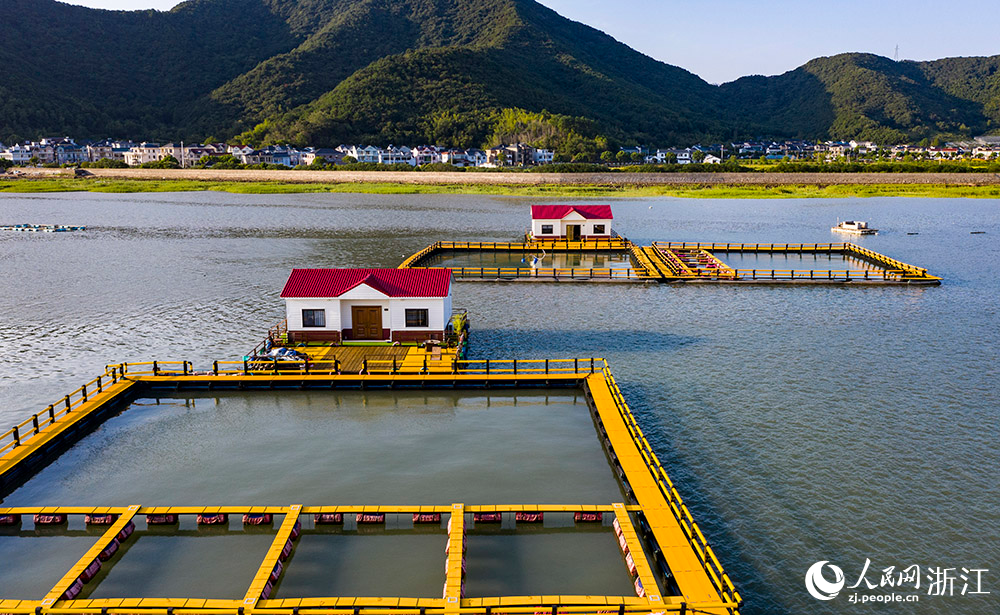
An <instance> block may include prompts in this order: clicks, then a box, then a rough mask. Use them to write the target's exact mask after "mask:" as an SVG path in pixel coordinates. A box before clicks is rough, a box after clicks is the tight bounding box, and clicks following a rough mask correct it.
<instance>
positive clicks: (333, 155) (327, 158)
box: [299, 147, 346, 165]
mask: <svg viewBox="0 0 1000 615" xmlns="http://www.w3.org/2000/svg"><path fill="white" fill-rule="evenodd" d="M344 156H346V154H345V153H344V152H342V151H340V150H339V149H330V148H327V147H321V148H318V149H313V148H311V147H307V148H306V149H304V150H302V152H301V153H300V154H299V164H305V165H310V164H313V163H314V162H316V161H317V160H319V161H320V162H322V163H324V164H342V163H343V162H344Z"/></svg>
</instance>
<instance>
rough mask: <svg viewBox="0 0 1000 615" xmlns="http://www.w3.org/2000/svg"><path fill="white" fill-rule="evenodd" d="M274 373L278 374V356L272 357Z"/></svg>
mask: <svg viewBox="0 0 1000 615" xmlns="http://www.w3.org/2000/svg"><path fill="white" fill-rule="evenodd" d="M274 375H275V376H277V375H278V357H274Z"/></svg>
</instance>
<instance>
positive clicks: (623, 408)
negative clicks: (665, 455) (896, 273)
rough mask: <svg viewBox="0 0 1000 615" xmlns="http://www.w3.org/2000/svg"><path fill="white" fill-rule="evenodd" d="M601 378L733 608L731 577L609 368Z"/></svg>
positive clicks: (735, 601) (736, 596) (735, 598)
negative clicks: (603, 379) (643, 431)
mask: <svg viewBox="0 0 1000 615" xmlns="http://www.w3.org/2000/svg"><path fill="white" fill-rule="evenodd" d="M604 377H605V379H606V381H607V383H608V388H609V390H610V391H611V397H612V399H614V401H615V406H616V407H617V408H618V412H619V414H620V415H621V417H622V420H623V421H624V422H625V425H626V426H627V427H628V430H629V432H630V433H631V434H632V439H633V440H634V441H635V443H636V444H637V445H638V446H639V450H640V452H641V453H642V457H643V460H644V462H645V464H646V466H647V467H648V468H649V471H650V472H651V473H652V474H653V476H654V478H655V479H656V483H657V485H658V486H659V487H660V492H661V493H662V494H663V497H665V498H666V500H667V502H668V503H669V504H670V510H671V512H672V513H673V515H674V517H675V518H676V519H677V522H678V523H679V524H680V527H681V530H682V531H683V532H684V534H685V536H686V537H687V540H688V542H689V543H690V545H691V547H692V548H693V549H694V552H695V555H697V557H698V560H699V561H700V562H701V565H702V567H703V568H704V570H705V572H706V574H707V575H708V577H709V579H711V581H712V583H713V585H714V586H715V588H716V590H717V591H718V592H719V595H720V596H721V597H722V598H723V600H724V601H727V602H729V604H728V607H729V608H737V607H738V606H739V605H740V604H741V603H742V601H743V598H742V597H741V596H740V593H739V591H737V589H736V587H735V586H734V585H733V582H732V579H730V578H729V575H728V574H727V573H726V571H725V570H724V569H723V567H722V564H721V563H720V562H719V558H718V557H717V556H716V555H715V551H713V550H712V547H711V546H710V545H709V544H708V541H707V540H706V539H705V535H704V533H702V531H701V528H700V527H699V526H698V523H697V522H696V521H695V520H694V516H693V515H692V514H691V511H690V510H689V509H688V507H687V505H686V504H685V503H684V500H683V499H682V498H681V496H680V494H679V493H678V492H677V488H676V487H674V483H673V481H671V480H670V477H669V476H668V475H667V472H666V470H664V469H663V466H662V465H661V464H660V460H659V459H658V458H657V456H656V453H655V452H654V451H653V447H652V446H650V444H649V441H648V440H647V439H646V436H645V435H643V433H642V429H641V428H640V427H639V424H638V423H637V422H636V420H635V416H633V414H632V411H631V410H630V409H629V407H628V404H627V403H626V402H625V398H624V396H623V395H622V392H621V389H619V388H618V383H617V382H616V381H615V377H614V375H613V374H612V373H611V370H610V368H606V369H605V370H604Z"/></svg>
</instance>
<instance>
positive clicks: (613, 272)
mask: <svg viewBox="0 0 1000 615" xmlns="http://www.w3.org/2000/svg"><path fill="white" fill-rule="evenodd" d="M452 273H454V275H455V277H456V278H483V279H495V278H521V279H525V278H539V279H545V278H557V279H559V278H562V279H566V278H576V279H582V278H593V279H608V280H638V279H642V277H643V276H641V275H639V273H638V272H636V271H634V270H632V269H610V268H594V267H532V268H529V267H455V268H452Z"/></svg>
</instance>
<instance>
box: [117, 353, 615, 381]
mask: <svg viewBox="0 0 1000 615" xmlns="http://www.w3.org/2000/svg"><path fill="white" fill-rule="evenodd" d="M440 365H441V362H438V365H437V366H433V364H432V362H431V361H428V362H424V363H420V364H419V365H417V364H412V363H406V362H405V361H404V360H402V359H398V360H392V359H365V360H364V361H363V362H362V369H361V370H360V373H368V374H420V373H442V372H441V371H440ZM444 365H445V366H446V367H448V368H449V371H451V373H455V374H482V375H492V374H498V375H499V374H513V375H544V374H548V375H553V374H593V373H599V372H601V371H603V370H604V369H605V368H606V367H607V361H605V360H604V359H601V358H597V357H586V358H575V359H453V360H450V361H445V362H444ZM122 366H123V367H124V369H125V370H126V371H125V373H126V374H127V375H129V376H134V377H138V376H144V377H148V376H153V377H157V376H164V377H171V378H174V377H177V376H299V375H310V374H312V375H336V374H341V373H343V364H342V363H341V362H340V361H339V360H333V361H314V360H304V359H297V360H281V359H280V358H272V357H247V358H245V359H244V360H242V361H214V362H213V363H212V368H211V369H208V370H206V369H199V370H196V369H194V365H193V364H192V363H191V362H189V361H145V362H142V363H123V364H122ZM177 366H180V368H178V367H177ZM432 367H435V368H436V369H433V370H432V369H431V368H432Z"/></svg>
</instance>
